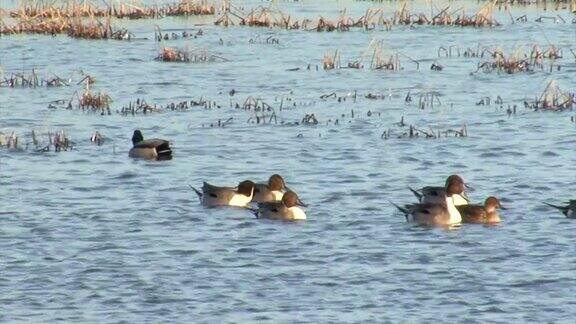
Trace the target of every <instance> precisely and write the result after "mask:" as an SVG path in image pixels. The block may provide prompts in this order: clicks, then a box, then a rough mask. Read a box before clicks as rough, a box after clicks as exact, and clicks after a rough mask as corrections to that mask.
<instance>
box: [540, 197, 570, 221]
mask: <svg viewBox="0 0 576 324" xmlns="http://www.w3.org/2000/svg"><path fill="white" fill-rule="evenodd" d="M544 204H546V205H548V206H550V207H553V208H556V209H558V210H559V211H561V212H562V214H564V216H566V217H567V218H574V219H576V213H575V211H576V200H575V199H573V200H570V201H568V205H566V206H558V205H552V204H549V203H544Z"/></svg>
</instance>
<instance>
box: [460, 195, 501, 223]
mask: <svg viewBox="0 0 576 324" xmlns="http://www.w3.org/2000/svg"><path fill="white" fill-rule="evenodd" d="M456 209H458V211H459V212H460V215H462V223H473V224H494V223H500V214H499V213H498V209H504V210H506V208H504V207H502V204H500V200H498V198H496V197H488V198H486V200H485V201H484V205H461V206H456Z"/></svg>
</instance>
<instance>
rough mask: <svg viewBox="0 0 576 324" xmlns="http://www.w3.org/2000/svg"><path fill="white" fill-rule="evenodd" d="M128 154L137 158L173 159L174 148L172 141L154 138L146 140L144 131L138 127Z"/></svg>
mask: <svg viewBox="0 0 576 324" xmlns="http://www.w3.org/2000/svg"><path fill="white" fill-rule="evenodd" d="M128 156H129V157H131V158H137V159H147V160H158V161H160V160H171V159H172V149H171V148H170V142H168V141H166V140H163V139H158V138H152V139H147V140H144V136H143V135H142V132H141V131H140V130H139V129H137V130H135V131H134V134H133V135H132V148H131V149H130V151H129V152H128Z"/></svg>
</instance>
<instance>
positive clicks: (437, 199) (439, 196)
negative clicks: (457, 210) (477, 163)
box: [408, 174, 469, 206]
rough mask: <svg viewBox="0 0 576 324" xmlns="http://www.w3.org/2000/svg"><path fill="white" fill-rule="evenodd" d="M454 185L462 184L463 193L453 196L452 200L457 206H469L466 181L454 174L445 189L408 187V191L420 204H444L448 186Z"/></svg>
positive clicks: (448, 179)
mask: <svg viewBox="0 0 576 324" xmlns="http://www.w3.org/2000/svg"><path fill="white" fill-rule="evenodd" d="M452 183H458V184H462V186H461V188H462V191H461V192H458V193H456V194H455V195H453V196H452V198H453V199H454V205H455V206H461V205H468V202H469V199H468V196H467V195H466V188H467V186H466V184H465V183H464V179H462V177H460V176H459V175H456V174H453V175H451V176H449V177H448V178H447V179H446V183H445V185H444V187H434V186H427V187H423V188H422V189H418V190H416V189H412V188H410V187H408V189H410V191H412V193H413V194H414V195H415V196H416V197H417V198H418V201H420V203H432V204H443V203H444V197H445V196H446V188H448V186H449V185H450V184H452Z"/></svg>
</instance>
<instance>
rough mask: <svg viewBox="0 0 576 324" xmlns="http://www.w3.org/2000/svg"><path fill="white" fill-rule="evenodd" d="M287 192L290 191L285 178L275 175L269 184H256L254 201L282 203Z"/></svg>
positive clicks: (271, 177)
mask: <svg viewBox="0 0 576 324" xmlns="http://www.w3.org/2000/svg"><path fill="white" fill-rule="evenodd" d="M286 190H288V189H287V188H286V183H285V182H284V178H282V176H280V175H279V174H273V175H272V176H270V178H269V179H268V183H257V184H256V186H255V187H254V198H253V199H252V201H253V202H257V203H265V202H275V201H280V200H282V196H283V195H284V192H285V191H286Z"/></svg>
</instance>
